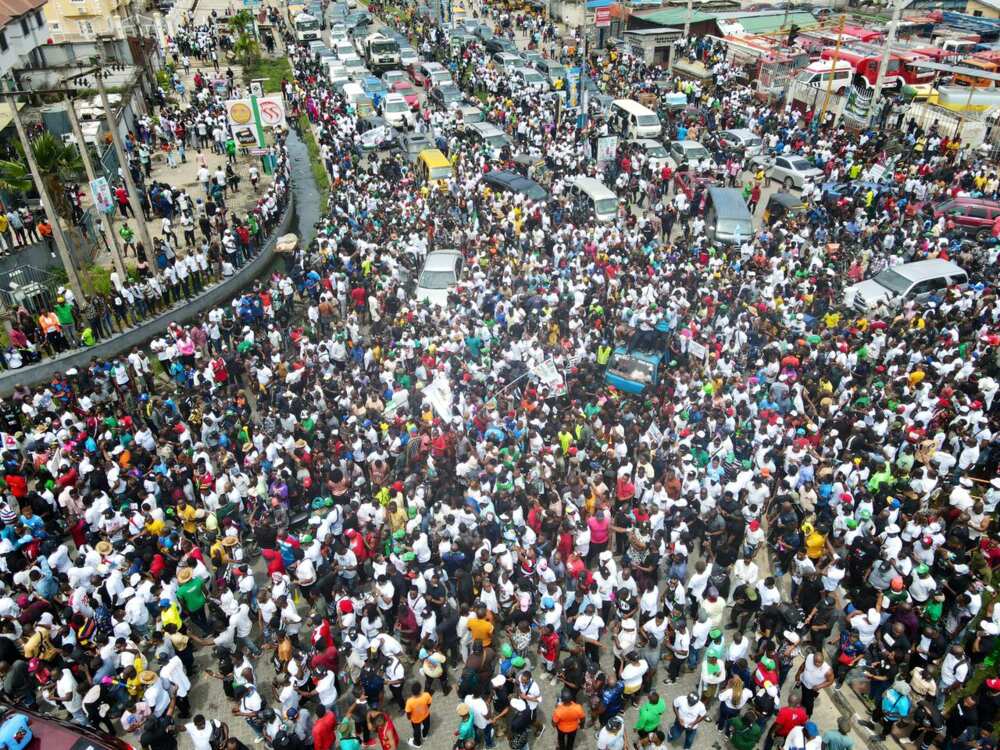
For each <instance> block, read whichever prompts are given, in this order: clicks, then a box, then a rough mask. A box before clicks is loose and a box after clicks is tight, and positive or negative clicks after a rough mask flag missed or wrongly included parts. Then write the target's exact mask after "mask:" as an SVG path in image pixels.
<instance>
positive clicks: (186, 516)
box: [177, 500, 198, 536]
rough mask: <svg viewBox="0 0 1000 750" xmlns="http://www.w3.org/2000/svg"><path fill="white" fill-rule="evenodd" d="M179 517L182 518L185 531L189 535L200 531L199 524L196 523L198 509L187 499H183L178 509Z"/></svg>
mask: <svg viewBox="0 0 1000 750" xmlns="http://www.w3.org/2000/svg"><path fill="white" fill-rule="evenodd" d="M177 518H179V519H180V522H181V526H182V527H183V528H184V533H185V534H187V535H188V536H193V535H194V534H195V533H196V532H197V531H198V524H197V523H196V520H197V518H198V511H197V510H196V509H195V507H194V506H193V505H190V504H189V503H188V502H187V500H182V501H181V505H180V507H179V508H178V509H177Z"/></svg>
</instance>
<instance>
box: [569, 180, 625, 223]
mask: <svg viewBox="0 0 1000 750" xmlns="http://www.w3.org/2000/svg"><path fill="white" fill-rule="evenodd" d="M569 194H570V198H571V200H572V204H573V206H574V207H576V206H581V205H582V206H583V207H584V208H585V209H586V211H587V212H588V213H590V214H593V216H594V218H595V219H597V220H598V221H600V222H607V221H614V220H615V219H617V218H618V196H616V195H615V194H614V193H612V192H611V191H610V190H608V188H607V187H606V186H605V185H604V183H603V182H601V181H600V180H595V179H594V178H593V177H577V178H575V179H574V180H573V182H572V183H571V184H570V187H569Z"/></svg>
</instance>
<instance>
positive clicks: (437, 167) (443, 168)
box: [417, 148, 452, 187]
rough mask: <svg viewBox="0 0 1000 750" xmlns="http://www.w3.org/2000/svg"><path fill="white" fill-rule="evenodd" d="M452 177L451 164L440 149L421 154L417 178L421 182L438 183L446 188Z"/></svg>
mask: <svg viewBox="0 0 1000 750" xmlns="http://www.w3.org/2000/svg"><path fill="white" fill-rule="evenodd" d="M451 176H452V168H451V162H450V161H448V157H447V156H445V155H444V154H442V153H441V152H440V151H439V150H438V149H436V148H427V149H424V150H423V151H421V152H420V155H419V156H418V157H417V177H418V179H419V180H420V181H421V182H427V183H436V184H437V185H440V186H442V187H444V186H445V185H447V184H448V180H450V179H451Z"/></svg>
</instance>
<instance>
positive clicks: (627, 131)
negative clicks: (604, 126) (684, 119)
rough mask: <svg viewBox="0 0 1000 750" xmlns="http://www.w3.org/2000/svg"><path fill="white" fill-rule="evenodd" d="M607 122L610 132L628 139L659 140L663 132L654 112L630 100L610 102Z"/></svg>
mask: <svg viewBox="0 0 1000 750" xmlns="http://www.w3.org/2000/svg"><path fill="white" fill-rule="evenodd" d="M608 121H609V123H610V125H611V128H612V130H614V131H615V132H617V133H618V134H619V135H622V136H623V137H625V138H628V139H634V138H659V137H660V133H661V132H662V131H663V127H662V126H661V125H660V118H659V117H658V116H657V114H656V112H654V111H653V110H651V109H649V108H647V107H644V106H642V105H641V104H639V102H637V101H633V100H632V99H615V100H614V101H613V102H611V111H610V112H608Z"/></svg>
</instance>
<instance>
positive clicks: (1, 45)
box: [0, 31, 10, 52]
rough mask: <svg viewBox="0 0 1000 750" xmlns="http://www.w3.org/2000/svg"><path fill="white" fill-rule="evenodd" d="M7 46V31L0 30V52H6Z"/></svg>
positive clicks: (8, 46)
mask: <svg viewBox="0 0 1000 750" xmlns="http://www.w3.org/2000/svg"><path fill="white" fill-rule="evenodd" d="M9 48H10V45H9V44H7V32H6V31H0V52H6V51H7V50H8V49H9Z"/></svg>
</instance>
